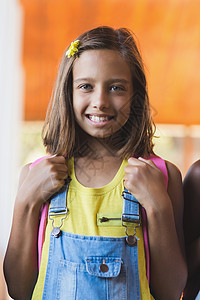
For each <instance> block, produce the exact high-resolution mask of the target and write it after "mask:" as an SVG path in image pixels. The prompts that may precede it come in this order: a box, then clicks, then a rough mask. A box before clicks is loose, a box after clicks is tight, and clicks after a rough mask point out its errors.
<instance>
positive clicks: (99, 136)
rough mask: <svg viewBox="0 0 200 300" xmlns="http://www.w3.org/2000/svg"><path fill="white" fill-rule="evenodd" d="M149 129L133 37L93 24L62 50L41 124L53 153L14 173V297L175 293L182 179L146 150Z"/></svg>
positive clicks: (181, 263)
mask: <svg viewBox="0 0 200 300" xmlns="http://www.w3.org/2000/svg"><path fill="white" fill-rule="evenodd" d="M153 134H154V131H153V123H152V119H151V115H150V108H149V101H148V95H147V87H146V78H145V74H144V68H143V63H142V59H141V56H140V54H139V51H138V49H137V46H136V43H135V41H134V38H133V36H132V34H131V33H130V32H129V31H128V30H127V29H123V28H122V29H118V30H115V29H113V28H110V27H99V28H96V29H93V30H90V31H88V32H86V33H84V34H82V35H81V36H79V37H78V39H77V40H76V41H75V42H73V43H72V44H71V46H70V47H69V48H68V50H67V52H66V53H65V54H64V56H63V59H62V62H61V65H60V69H59V72H58V78H57V82H56V86H55V90H54V93H53V97H52V104H51V106H50V109H49V113H48V116H47V119H46V122H45V126H44V131H43V140H44V145H45V146H46V149H47V153H48V154H50V155H49V156H48V157H46V158H43V159H41V160H39V161H37V162H35V163H34V164H33V165H31V167H30V165H27V166H25V167H24V168H23V170H22V173H21V176H20V182H19V190H18V193H17V198H16V204H15V210H14V217H13V225H12V230H11V235H10V240H9V244H8V248H7V253H6V256H5V262H4V272H5V277H6V281H7V285H8V290H9V293H10V295H11V296H12V297H13V298H14V299H16V300H17V299H20V300H23V299H29V298H30V297H32V299H54V298H55V297H56V299H91V300H93V299H101V300H102V299H118V300H119V299H134V300H137V299H152V296H151V294H152V295H153V296H154V297H155V298H156V299H161V300H164V299H167V300H169V299H170V300H173V299H179V298H180V295H181V291H182V290H183V288H184V286H185V282H186V277H187V269H186V263H185V260H184V255H183V252H184V251H183V248H184V240H183V230H182V213H183V196H182V183H181V175H180V172H179V170H177V168H176V167H175V166H174V165H172V164H171V163H169V162H166V164H165V162H164V161H163V160H162V159H161V158H159V157H156V156H155V155H154V154H153V143H152V137H153ZM156 165H157V166H158V167H157V166H156ZM167 180H168V185H167ZM166 185H167V190H166V188H165V186H166ZM125 188H126V189H125ZM131 194H132V195H134V197H135V198H134V197H133V196H132V195H131ZM136 199H137V200H136ZM49 200H51V204H50V208H48V203H49ZM44 203H46V205H45V208H44V209H43V210H42V217H41V221H40V228H39V240H40V238H41V237H42V236H43V230H44V228H45V236H44V243H43V245H42V256H41V266H40V269H39V274H38V260H39V263H40V253H39V257H38V256H37V240H38V226H39V219H40V213H41V207H42V206H43V204H44ZM139 204H140V207H139ZM48 209H49V212H48V216H47V217H46V215H45V211H47V210H48ZM144 209H145V211H146V215H145V211H144ZM146 216H147V219H148V236H149V246H150V259H149V251H148V244H147V226H146V225H145V224H146V222H145V220H146V218H145V217H146ZM45 222H47V224H45ZM43 225H46V227H45V226H43ZM143 235H144V239H143ZM144 244H145V245H146V247H144ZM40 247H41V245H40V246H39V249H40ZM144 248H145V249H144ZM145 251H146V262H145ZM149 260H150V265H151V268H150V289H149V285H148V281H147V277H146V268H147V276H149V275H148V270H149ZM150 290H151V292H150Z"/></svg>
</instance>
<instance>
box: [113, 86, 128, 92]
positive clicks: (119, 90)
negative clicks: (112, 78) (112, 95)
mask: <svg viewBox="0 0 200 300" xmlns="http://www.w3.org/2000/svg"><path fill="white" fill-rule="evenodd" d="M110 90H111V91H113V92H121V91H125V87H123V86H121V85H113V86H111V87H110Z"/></svg>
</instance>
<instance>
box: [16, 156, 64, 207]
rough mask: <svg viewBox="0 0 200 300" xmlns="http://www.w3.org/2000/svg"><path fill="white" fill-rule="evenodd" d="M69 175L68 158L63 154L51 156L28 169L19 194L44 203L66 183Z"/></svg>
mask: <svg viewBox="0 0 200 300" xmlns="http://www.w3.org/2000/svg"><path fill="white" fill-rule="evenodd" d="M67 177H68V172H67V165H66V160H65V158H64V157H63V156H55V155H53V156H51V157H47V158H45V159H44V160H42V161H41V162H40V163H38V164H37V165H35V166H33V167H32V168H31V169H30V168H29V169H28V172H27V174H26V176H25V178H24V179H23V182H22V184H21V185H20V188H19V191H18V194H20V197H18V198H23V197H22V196H24V194H25V195H27V194H28V197H27V198H31V199H32V200H34V201H36V202H38V203H40V204H43V203H44V202H45V201H47V200H48V199H49V198H50V197H51V196H52V195H53V194H54V193H55V192H57V191H58V190H59V189H60V188H61V187H62V186H63V185H64V183H65V179H66V178H67Z"/></svg>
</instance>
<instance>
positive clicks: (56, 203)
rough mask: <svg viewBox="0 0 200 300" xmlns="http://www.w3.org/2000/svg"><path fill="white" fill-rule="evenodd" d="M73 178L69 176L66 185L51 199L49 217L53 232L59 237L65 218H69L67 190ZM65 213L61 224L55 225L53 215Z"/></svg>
mask: <svg viewBox="0 0 200 300" xmlns="http://www.w3.org/2000/svg"><path fill="white" fill-rule="evenodd" d="M70 181H71V179H70V177H68V178H67V180H66V182H65V184H64V186H63V187H62V188H61V189H60V190H59V191H58V193H56V194H54V195H53V197H52V199H51V206H50V209H49V219H50V220H51V221H52V227H53V230H52V232H51V234H52V235H53V236H54V237H59V235H60V234H61V230H60V228H61V227H62V225H63V220H64V219H66V218H67V192H68V188H69V183H70ZM58 215H63V217H62V218H61V221H60V226H58V227H55V226H54V220H55V219H54V218H51V217H52V216H58Z"/></svg>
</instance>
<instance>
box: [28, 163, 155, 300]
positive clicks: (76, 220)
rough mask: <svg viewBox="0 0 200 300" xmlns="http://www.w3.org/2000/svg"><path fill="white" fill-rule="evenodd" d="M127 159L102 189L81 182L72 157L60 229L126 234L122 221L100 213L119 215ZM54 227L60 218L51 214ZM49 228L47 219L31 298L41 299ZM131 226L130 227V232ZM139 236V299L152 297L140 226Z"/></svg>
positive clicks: (88, 233)
mask: <svg viewBox="0 0 200 300" xmlns="http://www.w3.org/2000/svg"><path fill="white" fill-rule="evenodd" d="M126 165H127V161H126V160H124V161H123V162H122V164H121V166H120V168H119V170H118V172H117V174H116V175H115V177H114V178H113V180H112V181H111V182H110V183H109V184H107V185H106V186H104V187H101V188H87V187H85V186H83V185H81V184H80V183H79V182H78V180H77V179H76V176H75V171H74V159H73V158H72V159H70V161H69V162H68V173H69V176H70V177H71V179H72V180H71V182H70V185H69V190H68V194H67V208H68V216H67V218H66V219H65V220H64V223H63V226H62V227H61V230H63V231H67V232H70V233H75V234H81V235H100V236H108V237H123V236H125V227H123V226H122V225H121V220H109V221H108V222H105V223H101V221H100V220H101V218H102V217H103V216H106V217H109V218H111V219H112V218H119V219H120V217H121V214H122V206H123V199H122V196H121V195H122V192H123V190H124V186H123V178H124V167H125V166H126ZM54 219H55V222H54V226H59V224H60V217H59V216H55V217H54ZM51 230H52V222H51V220H49V219H48V220H47V227H46V232H45V240H44V244H43V249H42V256H41V265H40V272H39V275H38V280H37V283H36V286H35V289H34V292H33V296H32V300H39V299H42V293H43V286H44V280H45V274H46V267H47V262H48V252H49V239H50V233H51ZM130 230H131V228H130V229H129V232H131V231H130ZM137 237H138V263H139V275H140V289H141V299H142V300H152V299H154V298H153V297H152V296H151V294H150V290H149V285H148V281H147V277H146V263H145V252H144V242H143V233H142V226H140V227H139V228H137Z"/></svg>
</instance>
